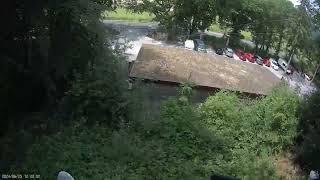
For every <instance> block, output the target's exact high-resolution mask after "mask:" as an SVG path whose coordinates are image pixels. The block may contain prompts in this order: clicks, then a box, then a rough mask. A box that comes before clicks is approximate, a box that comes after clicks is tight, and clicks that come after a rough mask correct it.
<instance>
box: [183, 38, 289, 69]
mask: <svg viewBox="0 0 320 180" xmlns="http://www.w3.org/2000/svg"><path fill="white" fill-rule="evenodd" d="M185 48H187V49H193V50H195V51H199V52H204V53H207V48H206V45H205V43H204V42H203V41H202V40H201V39H195V40H187V41H185ZM215 52H216V54H218V55H226V56H227V57H229V58H233V57H234V54H236V55H237V56H238V57H239V59H240V60H242V61H249V62H251V63H257V64H259V65H261V66H262V65H264V66H267V67H272V68H273V69H274V70H276V71H278V70H279V68H281V69H283V70H284V71H286V73H287V74H292V73H293V68H292V67H291V66H289V67H288V63H287V62H286V61H285V60H283V59H281V58H280V59H278V60H275V59H272V58H269V57H265V58H262V57H261V56H259V55H256V54H251V53H245V52H243V51H242V50H240V49H237V50H236V51H235V52H234V51H233V50H232V49H231V48H217V49H215Z"/></svg>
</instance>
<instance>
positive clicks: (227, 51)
mask: <svg viewBox="0 0 320 180" xmlns="http://www.w3.org/2000/svg"><path fill="white" fill-rule="evenodd" d="M224 53H225V55H226V56H227V57H229V58H233V50H232V49H230V48H226V49H225V51H224Z"/></svg>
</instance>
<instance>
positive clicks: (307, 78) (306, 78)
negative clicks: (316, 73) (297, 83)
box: [303, 73, 312, 81]
mask: <svg viewBox="0 0 320 180" xmlns="http://www.w3.org/2000/svg"><path fill="white" fill-rule="evenodd" d="M303 76H304V79H305V80H307V81H311V80H312V78H311V77H310V76H308V75H307V74H306V73H303Z"/></svg>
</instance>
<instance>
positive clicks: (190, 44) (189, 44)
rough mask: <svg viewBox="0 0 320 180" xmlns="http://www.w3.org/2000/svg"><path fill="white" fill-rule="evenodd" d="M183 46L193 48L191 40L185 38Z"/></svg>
mask: <svg viewBox="0 0 320 180" xmlns="http://www.w3.org/2000/svg"><path fill="white" fill-rule="evenodd" d="M184 48H186V49H189V50H193V49H194V48H195V46H194V42H193V40H186V41H185V42H184Z"/></svg>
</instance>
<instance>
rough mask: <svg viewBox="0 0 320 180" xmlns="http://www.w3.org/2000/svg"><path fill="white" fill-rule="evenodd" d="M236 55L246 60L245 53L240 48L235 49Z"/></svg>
mask: <svg viewBox="0 0 320 180" xmlns="http://www.w3.org/2000/svg"><path fill="white" fill-rule="evenodd" d="M236 55H237V56H238V57H239V59H240V60H242V61H246V57H245V53H244V52H243V51H241V50H240V49H237V50H236Z"/></svg>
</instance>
